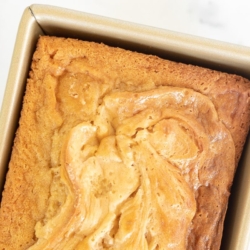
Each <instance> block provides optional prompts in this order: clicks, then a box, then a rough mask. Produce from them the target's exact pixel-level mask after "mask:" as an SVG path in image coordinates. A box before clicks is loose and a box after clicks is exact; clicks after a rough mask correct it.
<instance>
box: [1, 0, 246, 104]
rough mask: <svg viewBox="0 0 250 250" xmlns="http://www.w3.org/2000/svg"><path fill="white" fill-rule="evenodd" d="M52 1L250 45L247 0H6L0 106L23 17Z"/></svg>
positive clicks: (155, 25) (55, 3) (2, 28)
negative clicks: (34, 6)
mask: <svg viewBox="0 0 250 250" xmlns="http://www.w3.org/2000/svg"><path fill="white" fill-rule="evenodd" d="M33 3H37V4H50V5H56V6H60V7H65V8H70V9H75V10H79V11H83V12H89V13H93V14H98V15H103V16H108V17H112V18H117V19H122V20H126V21H131V22H135V23H139V24H146V25H150V26H154V27H159V28H164V29H168V30H173V31H178V32H182V33H187V34H191V35H197V36H201V37H206V38H212V39H215V40H220V41H224V42H229V43H233V44H239V45H243V46H248V47H250V32H249V31H248V29H249V27H250V14H249V13H250V1H248V0H238V1H237V2H236V1H233V0H216V1H215V0H203V1H201V0H186V1H183V0H157V1H151V0H105V1H103V0H91V1H90V0H81V1H79V0H65V1H59V0H37V1H35V2H34V1H31V0H22V1H16V0H8V1H6V0H3V1H0V69H1V70H0V107H1V104H2V99H3V94H4V89H5V84H6V81H7V77H8V71H9V66H10V62H11V56H12V52H13V47H14V43H15V37H16V33H17V29H18V25H19V21H20V18H21V16H22V13H23V11H24V9H25V8H26V7H27V6H29V5H31V4H33Z"/></svg>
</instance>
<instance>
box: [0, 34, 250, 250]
mask: <svg viewBox="0 0 250 250" xmlns="http://www.w3.org/2000/svg"><path fill="white" fill-rule="evenodd" d="M249 96H250V81H249V80H247V79H245V78H242V77H240V76H237V75H232V74H227V73H222V72H218V71H214V70H211V69H206V68H201V67H198V66H193V65H187V64H183V63H177V62H172V61H168V60H165V59H161V58H159V57H156V56H153V55H146V54H142V53H137V52H132V51H128V50H124V49H121V48H114V47H110V46H107V45H104V44H98V43H94V42H87V41H80V40H76V39H66V38H59V37H50V36H41V37H40V38H39V41H38V45H37V49H36V51H35V53H34V56H33V60H32V66H31V71H30V77H29V79H28V81H27V87H26V92H25V96H24V101H23V108H22V112H21V118H20V121H19V128H18V130H17V133H16V137H15V141H14V146H13V151H12V156H11V160H10V163H9V171H8V174H7V177H6V184H5V189H4V192H3V198H2V202H1V209H0V249H1V250H7V249H8V250H9V249H14V250H19V249H30V250H38V249H39V250H40V249H42V250H45V249H56V250H59V249H64V250H65V249H67V250H71V249H72V250H73V249H74V250H79V249H95V250H98V249H133V250H134V249H151V250H160V249H164V250H166V249H178V250H181V249H189V250H191V249H192V250H194V249H197V250H200V249H219V248H220V243H221V237H222V232H223V222H224V217H225V213H226V210H227V204H228V198H229V195H230V187H231V185H232V181H233V177H234V173H235V170H236V167H237V165H238V162H239V158H240V156H241V152H242V149H243V146H244V143H245V140H246V136H247V133H248V129H249V121H250V106H249Z"/></svg>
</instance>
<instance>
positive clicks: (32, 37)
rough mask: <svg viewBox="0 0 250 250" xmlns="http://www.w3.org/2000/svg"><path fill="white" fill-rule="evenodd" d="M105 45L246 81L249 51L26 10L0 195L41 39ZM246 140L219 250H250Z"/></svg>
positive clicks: (1, 138)
mask: <svg viewBox="0 0 250 250" xmlns="http://www.w3.org/2000/svg"><path fill="white" fill-rule="evenodd" d="M42 34H46V35H53V36H63V37H72V38H79V39H82V40H89V41H97V42H103V43H106V44H108V45H112V46H118V47H122V48H125V49H130V50H136V51H139V52H143V53H150V54H155V55H158V56H160V57H162V58H166V59H170V60H174V61H180V62H184V63H191V64H195V65H199V66H205V67H208V68H212V69H216V70H220V71H225V72H228V73H236V74H239V75H242V76H243V77H246V78H249V79H250V48H248V47H243V46H237V45H233V44H228V43H223V42H219V41H214V40H209V39H204V38H200V37H194V36H189V35H185V34H180V33H176V32H172V31H167V30H163V29H157V28H153V27H148V26H143V25H138V24H134V23H128V22H124V21H120V20H114V19H110V18H105V17H101V16H96V15H92V14H87V13H82V12H78V11H72V10H68V9H62V8H58V7H54V6H48V5H32V6H30V7H28V8H26V9H25V11H24V13H23V16H22V19H21V21H20V25H19V29H18V33H17V38H16V43H15V48H14V51H13V57H12V62H11V66H10V70H9V77H8V82H7V85H6V90H5V95H4V99H3V104H2V109H1V113H0V194H1V193H2V190H3V186H4V181H5V175H6V172H7V166H8V161H9V157H10V153H11V148H12V144H13V138H14V135H15V131H16V128H17V126H18V119H19V113H20V109H21V103H22V97H23V93H24V90H25V84H26V79H27V76H28V72H29V68H30V62H31V58H32V54H33V52H34V49H35V45H36V42H37V39H38V37H39V35H42ZM248 245H249V246H250V140H249V137H248V140H247V142H246V145H245V149H244V152H243V155H242V159H241V162H240V165H239V167H238V170H237V173H236V176H235V180H234V184H233V187H232V195H231V197H230V202H229V208H228V212H227V216H226V221H225V229H224V234H223V241H222V248H221V249H227V250H236V249H239V250H249V249H248Z"/></svg>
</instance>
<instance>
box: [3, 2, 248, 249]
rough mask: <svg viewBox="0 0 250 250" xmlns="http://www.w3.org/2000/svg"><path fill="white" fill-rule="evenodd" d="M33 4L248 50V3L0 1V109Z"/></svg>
mask: <svg viewBox="0 0 250 250" xmlns="http://www.w3.org/2000/svg"><path fill="white" fill-rule="evenodd" d="M34 3H37V4H50V5H56V6H60V7H66V8H70V9H75V10H79V11H83V12H89V13H93V14H99V15H103V16H108V17H113V18H118V19H122V20H127V21H132V22H135V23H140V24H146V25H150V26H154V27H159V28H164V29H169V30H173V31H178V32H182V33H188V34H192V35H197V36H202V37H207V38H212V39H215V40H220V41H225V42H229V43H234V44H239V45H243V46H248V47H250V1H249V0H237V1H235V0H154V1H152V0H64V1H61V0H60V1H59V0H40V1H39V0H37V1H35V2H34V1H29V0H21V1H17V0H0V107H1V103H2V98H3V94H4V89H5V84H6V81H7V77H8V70H9V66H10V62H11V56H12V51H13V47H14V43H15V36H16V33H17V29H18V24H19V21H20V18H21V16H22V13H23V11H24V9H25V8H26V7H27V6H29V5H31V4H34ZM249 70H250V66H249ZM0 133H1V131H0ZM0 143H1V142H0ZM249 250H250V246H249Z"/></svg>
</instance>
